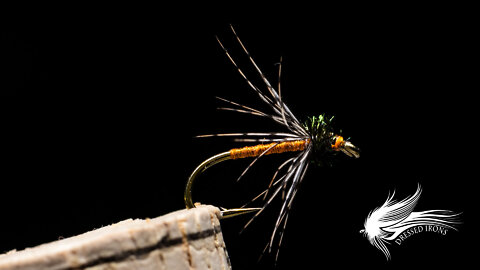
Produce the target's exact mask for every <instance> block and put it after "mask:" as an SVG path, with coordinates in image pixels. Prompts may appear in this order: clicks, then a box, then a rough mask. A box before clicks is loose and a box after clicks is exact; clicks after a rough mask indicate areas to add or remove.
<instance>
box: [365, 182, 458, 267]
mask: <svg viewBox="0 0 480 270" xmlns="http://www.w3.org/2000/svg"><path fill="white" fill-rule="evenodd" d="M421 193H422V188H421V186H420V185H418V187H417V191H416V192H415V194H413V195H412V196H410V197H407V198H405V199H403V200H401V201H398V202H397V201H395V200H393V196H394V195H395V191H394V192H393V194H392V195H391V196H388V197H387V200H386V201H385V202H384V203H383V205H382V206H380V207H378V208H376V209H374V210H373V211H371V212H370V213H369V214H368V216H367V218H366V219H365V223H364V227H365V228H364V229H362V230H361V231H360V232H361V233H363V234H364V235H365V236H366V237H367V239H368V241H370V243H371V244H372V245H373V246H375V247H376V248H378V249H379V250H380V251H382V252H383V254H385V257H387V260H389V259H390V258H391V256H390V252H389V251H388V248H387V246H386V245H385V244H390V241H393V240H395V239H396V238H397V237H398V236H399V235H400V234H402V232H404V231H405V230H408V229H410V228H413V227H416V226H441V227H444V228H448V229H453V230H457V229H456V228H455V227H454V226H455V225H457V224H460V222H459V221H458V216H459V214H456V213H454V212H452V211H449V210H428V211H421V212H413V208H415V206H416V204H417V202H418V199H419V198H420V194H421Z"/></svg>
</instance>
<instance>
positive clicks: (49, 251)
mask: <svg viewBox="0 0 480 270" xmlns="http://www.w3.org/2000/svg"><path fill="white" fill-rule="evenodd" d="M219 216H220V212H219V210H218V208H216V207H213V206H200V207H198V208H195V209H191V210H180V211H176V212H172V213H169V214H167V215H164V216H161V217H158V218H154V219H146V220H142V219H136V220H132V219H129V220H124V221H121V222H119V223H116V224H113V225H110V226H106V227H103V228H100V229H97V230H93V231H90V232H87V233H84V234H81V235H78V236H74V237H70V238H66V239H62V240H59V241H55V242H52V243H48V244H44V245H40V246H37V247H34V248H27V249H25V250H22V251H11V252H8V253H6V254H3V255H0V270H5V269H11V270H33V269H37V270H43V269H49V270H79V269H88V270H107V269H108V270H114V269H116V270H124V269H169V270H170V269H212V270H216V269H218V270H220V269H231V266H230V261H229V258H228V254H227V250H226V248H225V243H224V242H223V237H222V232H221V229H220V223H219V221H218V217H219Z"/></svg>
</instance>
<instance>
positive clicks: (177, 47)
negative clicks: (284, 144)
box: [0, 2, 478, 269]
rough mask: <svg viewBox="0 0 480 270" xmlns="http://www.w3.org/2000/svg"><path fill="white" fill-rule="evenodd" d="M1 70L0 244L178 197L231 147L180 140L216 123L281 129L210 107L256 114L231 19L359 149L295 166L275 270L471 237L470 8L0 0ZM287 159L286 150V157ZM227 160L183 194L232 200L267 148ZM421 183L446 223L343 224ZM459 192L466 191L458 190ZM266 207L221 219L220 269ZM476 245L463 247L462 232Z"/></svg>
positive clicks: (449, 250) (267, 168)
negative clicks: (436, 226)
mask: <svg viewBox="0 0 480 270" xmlns="http://www.w3.org/2000/svg"><path fill="white" fill-rule="evenodd" d="M2 12H4V13H5V14H4V15H9V16H3V17H2V18H3V21H2V32H1V34H2V36H1V38H2V43H1V44H2V49H1V53H0V55H1V57H2V61H1V64H0V65H1V70H2V73H3V74H2V79H1V82H0V87H1V89H0V91H1V92H2V98H1V100H2V101H1V114H2V115H1V121H2V123H1V134H2V137H3V139H2V146H1V148H2V149H1V153H0V156H1V157H2V160H1V172H0V178H1V179H0V181H1V189H0V194H1V195H0V205H1V207H2V211H1V212H2V214H1V217H0V220H1V223H0V228H1V230H0V252H6V251H9V250H11V249H23V248H26V247H32V246H35V245H38V244H41V243H45V242H49V241H54V240H56V239H58V238H62V237H69V236H73V235H76V234H79V233H83V232H85V231H88V230H92V229H94V228H99V227H101V226H104V225H108V224H111V223H114V222H117V221H120V220H123V219H127V218H145V217H156V216H160V215H163V214H166V213H169V212H171V211H174V210H178V209H182V208H184V204H183V189H184V185H185V183H186V179H187V177H188V176H189V174H190V173H191V172H192V170H193V169H194V168H195V167H196V166H197V165H198V164H199V163H200V162H202V161H203V160H205V159H206V158H208V157H210V156H212V155H214V154H217V153H220V152H223V151H226V150H229V149H231V148H233V147H239V146H242V145H243V144H239V143H234V142H231V141H230V140H228V139H227V140H226V139H194V138H193V137H194V136H195V135H199V134H207V133H217V132H247V131H251V132H260V131H283V130H282V129H281V127H280V126H278V125H275V124H273V123H270V122H269V121H268V120H267V119H257V118H255V117H252V116H248V115H238V114H235V113H232V112H223V111H218V110H216V109H215V108H216V107H221V106H223V105H224V104H222V102H220V101H218V100H215V98H214V97H215V96H220V97H224V98H227V99H231V100H234V101H238V102H239V103H242V104H245V105H248V106H251V107H255V108H259V109H262V110H268V108H265V106H264V104H262V103H261V102H260V101H259V100H258V97H257V96H256V95H255V94H254V93H253V92H252V91H251V90H250V89H249V88H248V85H247V84H246V83H245V82H244V81H243V79H242V78H241V77H240V76H239V75H238V73H237V72H236V71H235V69H234V68H233V67H232V65H231V63H230V62H229V61H228V59H227V58H226V57H225V55H224V53H223V51H222V50H221V48H220V46H219V45H218V43H217V42H216V40H215V35H217V36H218V37H219V38H220V39H221V40H222V41H223V42H224V44H225V46H226V47H227V48H228V49H229V50H230V52H231V54H232V56H233V57H234V58H235V59H238V63H239V65H240V66H241V68H243V70H244V71H245V73H246V74H247V76H249V77H251V78H252V80H253V81H254V83H255V84H257V85H259V86H261V85H262V84H261V81H260V80H259V79H258V76H257V74H256V73H255V72H254V70H253V67H252V66H251V65H250V64H249V63H248V60H247V59H246V58H245V55H244V54H243V52H242V51H241V48H240V47H239V46H238V44H237V43H236V41H235V39H234V36H233V34H232V32H231V31H230V28H229V24H233V26H234V27H235V29H236V30H237V33H238V34H239V35H240V37H241V38H242V40H243V42H244V43H245V45H246V46H247V47H248V49H249V50H250V53H251V54H252V56H253V57H254V59H255V60H256V61H257V64H258V65H259V67H260V68H261V69H262V70H263V71H264V73H265V74H266V75H267V77H268V78H269V79H270V81H271V82H272V84H276V83H277V68H278V66H276V65H275V64H276V63H278V61H279V58H280V56H282V57H283V70H282V72H283V74H282V96H283V98H284V100H285V101H286V103H287V104H288V105H289V107H290V109H291V110H292V111H293V112H294V113H295V114H296V115H297V117H298V118H300V119H306V117H308V116H312V115H318V114H320V113H327V114H329V115H335V126H336V127H338V129H341V130H342V131H343V134H344V135H345V136H348V137H351V138H352V141H353V143H354V144H356V145H358V146H359V147H360V148H361V150H362V152H361V158H360V159H358V160H345V161H344V162H340V163H339V164H338V165H337V166H335V167H333V168H317V167H314V166H311V167H310V169H309V171H308V173H307V175H306V177H305V181H304V182H303V183H302V186H301V190H300V191H299V193H298V196H297V198H296V200H295V203H294V206H293V210H292V213H291V215H290V218H289V224H288V226H287V230H286V234H285V237H284V242H283V245H282V248H281V252H280V257H279V260H278V263H277V266H276V269H291V268H292V267H298V268H302V269H305V268H311V267H314V268H318V267H323V266H325V265H332V264H334V265H336V266H337V265H338V266H344V265H354V266H358V267H362V268H364V267H373V268H376V267H382V268H386V267H388V268H390V267H397V266H398V267H410V266H431V267H433V266H435V267H450V266H453V265H455V266H462V265H466V263H467V261H468V260H469V258H470V253H473V251H474V249H475V245H476V244H475V241H474V240H473V237H475V233H476V232H475V231H473V230H469V228H472V227H473V225H472V223H473V222H474V217H475V214H474V212H473V213H472V212H471V211H469V210H468V209H467V207H468V206H469V205H472V204H474V202H475V201H476V197H475V196H474V193H473V192H474V190H473V188H472V186H471V185H472V184H473V183H474V182H475V181H476V177H477V176H476V174H474V173H473V170H471V168H474V165H475V160H477V159H476V158H472V156H471V153H475V152H477V153H478V151H476V150H475V149H474V148H475V140H476V139H475V135H474V134H475V133H476V132H475V131H474V129H473V127H474V126H475V124H476V122H477V121H475V120H476V119H475V117H474V116H475V115H474V106H475V103H476V102H475V99H476V97H475V96H474V92H473V90H474V89H478V86H475V87H474V86H473V85H472V82H473V76H474V74H476V72H475V71H474V68H473V67H474V66H476V63H477V62H478V61H476V60H478V58H477V56H476V52H474V48H475V47H476V45H474V44H473V42H474V36H475V32H474V31H473V29H474V27H473V17H472V14H471V13H470V8H469V7H460V6H440V5H438V4H432V5H426V6H415V5H413V6H377V5H371V6H352V5H348V4H342V5H338V6H335V7H332V6H315V7H313V6H295V7H292V6H287V5H281V4H276V5H272V6H269V7H259V6H258V5H249V4H246V3H243V2H239V3H234V4H232V5H229V6H224V5H213V4H209V5H199V4H197V5H196V6H191V5H188V4H185V5H184V6H180V5H179V6H169V7H167V6H163V7H162V6H141V5H135V6H129V5H124V6H120V5H118V4H115V5H111V6H110V5H104V6H98V5H91V6H89V5H84V6H80V5H79V6H74V5H69V6H65V5H64V6H57V5H52V6H43V5H42V6H41V7H37V6H29V7H21V8H17V9H12V10H10V9H3V11H2ZM286 156H288V154H287V155H285V157H286ZM285 157H282V156H278V157H275V156H271V157H268V158H265V159H264V160H261V161H259V162H258V163H257V164H256V165H255V167H254V168H253V169H252V171H250V172H249V173H248V174H247V175H246V176H245V178H244V179H243V180H242V181H241V182H239V183H235V179H236V177H238V175H239V174H240V173H241V172H242V170H243V169H244V168H245V166H246V165H247V164H248V161H236V162H225V163H224V164H220V165H217V166H215V167H214V168H212V169H210V170H208V171H207V172H206V173H205V174H204V175H202V179H201V181H200V182H199V183H198V184H197V185H196V187H195V190H194V200H196V201H201V202H202V203H210V204H214V205H218V206H224V207H238V206H240V205H242V204H244V203H245V202H247V201H248V200H249V199H250V198H252V197H253V196H254V195H256V194H258V193H259V192H260V191H262V188H264V187H265V186H266V185H267V184H268V182H269V179H270V177H271V175H272V174H273V172H274V171H275V168H276V166H278V165H279V164H280V163H281V162H282V160H284V159H285ZM417 183H420V184H421V185H422V187H423V194H422V197H421V199H420V201H419V203H418V205H417V207H416V210H417V211H422V210H430V209H449V210H453V211H457V212H463V221H464V224H463V225H462V226H461V227H460V230H459V231H458V232H454V231H450V232H449V233H448V234H447V235H445V236H442V235H439V234H435V233H422V234H419V235H414V236H412V237H410V238H409V239H407V240H406V241H405V242H404V244H402V246H397V245H396V244H393V245H392V246H391V247H390V251H391V253H392V261H390V262H387V261H386V260H385V258H384V256H383V254H382V253H381V252H380V251H379V250H377V249H375V248H374V247H373V246H371V245H370V244H369V242H368V241H367V240H366V239H365V238H364V237H363V236H362V235H361V234H359V233H358V232H359V230H360V229H362V227H363V221H364V219H365V217H366V216H367V214H368V212H369V211H371V210H373V209H374V208H375V207H377V206H380V205H381V204H382V203H383V202H384V201H385V199H386V197H387V195H388V193H389V192H392V191H393V190H396V194H397V196H398V197H397V198H398V199H401V198H403V197H406V196H407V195H410V194H413V192H414V191H415V189H416V186H417ZM469 191H471V194H469V193H470V192H469ZM278 209H279V208H278V205H274V206H272V207H271V209H269V211H266V213H265V215H264V216H262V217H261V218H259V219H257V221H256V222H254V223H253V224H252V225H251V226H250V227H248V228H247V229H246V230H245V231H244V232H243V233H242V234H239V232H240V230H241V229H242V227H243V225H244V224H245V223H246V222H247V221H248V217H238V218H235V219H233V218H232V219H229V220H224V221H222V229H223V233H224V237H225V241H226V244H227V248H228V251H229V254H230V257H231V261H232V265H233V269H254V268H261V269H270V268H274V258H273V257H274V256H268V255H267V256H264V258H263V259H262V260H261V261H260V262H257V259H258V257H259V255H260V254H261V253H262V249H263V247H264V245H265V244H266V242H267V241H268V239H269V237H270V234H271V231H272V229H273V225H274V221H275V215H276V214H277V211H278ZM472 243H473V244H474V247H469V246H467V245H469V244H472Z"/></svg>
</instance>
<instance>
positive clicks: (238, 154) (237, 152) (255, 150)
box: [230, 140, 310, 159]
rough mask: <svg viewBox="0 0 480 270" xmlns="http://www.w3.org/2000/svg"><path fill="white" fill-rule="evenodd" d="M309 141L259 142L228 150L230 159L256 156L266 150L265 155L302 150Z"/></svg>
mask: <svg viewBox="0 0 480 270" xmlns="http://www.w3.org/2000/svg"><path fill="white" fill-rule="evenodd" d="M309 143H310V140H298V141H290V142H281V143H270V144H259V145H255V146H246V147H243V148H235V149H232V150H230V158H231V159H239V158H246V157H258V156H259V155H261V154H262V153H263V152H265V151H267V149H268V148H270V147H271V149H270V150H268V152H266V153H265V155H270V154H279V153H283V152H296V151H302V150H304V149H305V148H306V147H307V145H308V144H309Z"/></svg>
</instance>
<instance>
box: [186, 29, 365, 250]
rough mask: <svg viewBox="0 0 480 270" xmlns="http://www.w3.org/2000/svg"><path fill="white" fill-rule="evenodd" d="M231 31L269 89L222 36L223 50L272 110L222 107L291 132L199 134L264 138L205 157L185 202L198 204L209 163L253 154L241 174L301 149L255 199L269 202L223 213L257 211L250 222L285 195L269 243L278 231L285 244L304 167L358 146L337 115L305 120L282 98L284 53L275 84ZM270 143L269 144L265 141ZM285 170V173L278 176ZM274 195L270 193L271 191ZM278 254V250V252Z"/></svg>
mask: <svg viewBox="0 0 480 270" xmlns="http://www.w3.org/2000/svg"><path fill="white" fill-rule="evenodd" d="M230 27H231V30H232V32H233V34H234V36H235V38H236V39H237V42H238V44H239V45H240V46H241V48H242V50H243V51H244V53H245V54H246V56H247V57H248V59H249V61H250V63H251V64H252V66H253V67H254V69H255V70H256V72H257V73H258V75H259V76H260V78H261V79H262V81H263V83H264V84H265V87H266V90H268V91H262V90H260V88H259V87H257V86H255V85H254V84H253V83H252V82H251V81H250V80H249V79H248V78H247V76H246V75H245V74H244V73H243V71H242V70H241V69H240V68H239V67H238V66H237V63H236V62H235V61H234V59H233V58H232V57H231V56H230V54H229V52H228V51H227V49H226V48H225V47H224V46H223V44H222V42H221V41H220V39H218V37H217V41H218V43H219V44H220V47H221V48H222V49H223V51H224V53H225V54H226V56H227V58H228V59H229V60H230V62H231V63H232V64H233V66H234V67H235V68H236V69H237V71H238V73H239V74H240V75H241V76H242V77H243V79H244V80H245V81H246V82H247V84H248V86H249V87H250V88H251V89H252V90H253V91H254V92H255V93H256V94H257V95H258V96H259V98H260V99H261V100H262V101H263V102H264V103H266V104H267V105H268V107H269V108H270V109H271V110H272V112H270V113H267V112H263V111H260V110H257V109H254V108H251V107H248V106H245V105H241V104H238V103H236V102H233V101H229V100H226V99H223V98H218V99H220V100H221V101H223V102H226V103H228V104H229V105H230V106H232V107H225V108H220V109H223V110H229V111H235V112H239V113H245V114H250V115H255V116H260V117H265V118H268V119H270V120H273V121H274V122H276V123H278V124H280V125H281V126H283V127H284V128H285V129H286V130H287V132H267V133H265V132H264V133H256V132H252V133H227V134H210V135H200V136H197V137H202V138H204V137H220V136H230V137H233V138H236V140H237V141H243V142H258V143H262V144H259V145H255V146H247V147H243V148H236V149H231V150H230V151H227V152H224V153H220V154H218V155H215V156H213V157H211V158H209V159H207V160H205V161H204V162H202V163H201V164H200V165H199V166H198V167H197V168H196V169H195V170H194V171H193V173H192V174H191V175H190V177H189V179H188V182H187V185H186V188H185V194H184V200H185V205H186V207H187V208H193V207H195V204H194V203H193V201H192V185H193V182H194V181H195V179H197V177H198V176H199V175H200V174H201V173H202V172H204V171H205V170H206V169H208V168H209V167H211V166H213V165H215V164H217V163H219V162H222V161H225V160H229V159H233V160H235V159H241V158H254V160H253V161H252V162H251V163H250V165H249V166H248V167H247V168H246V169H245V170H244V171H243V173H242V174H241V175H240V177H239V179H240V178H241V177H242V176H243V175H244V174H245V173H246V172H247V171H248V169H250V167H251V166H252V165H253V164H254V163H255V162H256V161H257V160H258V159H259V158H261V157H263V156H265V155H270V154H281V153H285V152H297V153H298V154H296V155H295V156H293V157H291V158H289V159H287V160H286V161H285V162H284V163H282V164H281V165H280V166H279V167H278V169H277V170H276V171H275V174H274V176H273V178H272V180H271V181H270V184H269V185H268V187H267V188H266V189H265V190H264V191H263V192H262V193H260V194H259V196H257V197H256V198H254V199H253V200H252V201H254V200H256V199H257V198H259V197H261V196H262V195H263V199H264V205H263V206H262V207H260V208H244V207H242V208H234V209H224V208H222V211H221V212H222V218H228V217H232V216H236V215H241V214H245V213H251V212H256V213H255V215H254V216H253V217H252V218H251V219H250V221H249V222H248V223H247V224H246V225H245V227H246V226H248V225H249V224H250V223H251V222H252V221H253V220H254V219H255V218H256V217H257V216H258V215H259V214H260V213H261V212H262V211H263V210H264V209H265V208H266V207H267V206H268V205H269V204H270V203H271V202H272V201H273V199H274V198H276V197H277V195H279V194H282V196H281V197H282V200H283V203H282V206H281V209H280V213H279V215H278V218H277V220H276V223H275V228H274V230H273V233H272V236H271V239H270V241H269V243H268V245H267V247H270V251H271V247H272V245H273V242H274V239H276V237H275V236H276V235H277V233H279V234H280V237H279V240H278V246H280V244H281V242H282V238H283V231H284V229H285V226H286V223H287V219H288V214H289V211H290V208H291V205H292V202H293V199H294V197H295V195H296V193H297V191H298V187H299V184H300V183H301V182H302V180H303V177H304V176H305V172H306V171H307V168H308V166H309V164H310V163H315V164H317V165H320V166H325V165H330V164H331V163H332V162H331V161H332V159H333V156H335V155H337V154H338V153H344V154H345V155H346V156H348V157H353V158H358V157H359V156H360V155H359V149H358V148H357V147H355V146H354V145H353V144H352V143H351V142H350V141H349V140H348V139H344V138H343V137H342V136H341V135H339V134H338V133H336V132H334V130H333V128H332V125H331V121H332V120H333V117H330V118H328V117H326V116H325V115H324V114H321V115H319V116H314V117H311V118H308V119H307V121H306V122H304V123H301V122H300V121H298V120H297V118H296V117H295V115H294V114H293V113H292V112H291V111H290V109H289V108H288V106H287V105H286V104H285V103H284V102H283V99H282V96H281V88H280V75H281V64H282V62H281V58H280V64H279V70H278V78H279V79H278V86H277V89H274V88H273V87H272V85H271V84H270V82H269V81H268V80H267V78H266V77H265V75H264V74H263V72H262V71H261V70H260V68H259V67H258V66H257V64H256V63H255V61H254V60H253V58H252V57H251V56H250V53H249V52H248V51H247V49H246V47H245V46H244V44H243V43H242V41H241V40H240V38H239V37H238V35H237V33H236V32H235V30H234V29H233V27H232V26H230ZM263 143H266V144H263ZM280 172H284V173H283V174H281V176H279V177H278V178H277V175H279V173H280ZM270 191H271V193H270V196H267V195H269V192H270ZM281 191H282V192H281ZM277 256H278V251H277Z"/></svg>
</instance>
